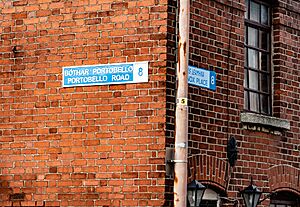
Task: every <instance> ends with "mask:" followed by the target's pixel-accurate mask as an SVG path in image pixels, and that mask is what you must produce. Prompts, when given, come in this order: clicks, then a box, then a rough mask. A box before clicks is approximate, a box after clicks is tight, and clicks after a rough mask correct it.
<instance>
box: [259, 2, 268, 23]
mask: <svg viewBox="0 0 300 207" xmlns="http://www.w3.org/2000/svg"><path fill="white" fill-rule="evenodd" d="M268 10H269V9H268V7H267V6H265V5H261V23H262V24H266V25H268V24H269V11H268Z"/></svg>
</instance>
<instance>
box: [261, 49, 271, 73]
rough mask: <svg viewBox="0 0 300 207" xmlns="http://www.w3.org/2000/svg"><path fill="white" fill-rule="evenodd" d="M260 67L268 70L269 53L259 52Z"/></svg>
mask: <svg viewBox="0 0 300 207" xmlns="http://www.w3.org/2000/svg"><path fill="white" fill-rule="evenodd" d="M260 69H261V70H262V71H266V72H267V71H269V55H268V54H267V53H263V52H261V53H260Z"/></svg>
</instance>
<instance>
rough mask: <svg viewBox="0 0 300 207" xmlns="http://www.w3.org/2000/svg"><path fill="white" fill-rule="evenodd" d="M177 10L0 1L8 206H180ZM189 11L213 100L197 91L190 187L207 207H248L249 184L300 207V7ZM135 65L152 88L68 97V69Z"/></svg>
mask: <svg viewBox="0 0 300 207" xmlns="http://www.w3.org/2000/svg"><path fill="white" fill-rule="evenodd" d="M178 5H179V3H178V1H175V0H134V1H127V0H120V1H119V0H86V1H80V0H75V1H68V0H30V1H28V0H13V1H8V0H4V1H1V2H0V13H1V15H0V77H1V78H0V94H1V98H0V106H1V112H0V120H1V122H0V135H1V138H0V146H1V148H0V160H1V161H0V204H1V206H11V205H14V206H172V205H173V182H174V181H173V176H172V166H171V165H170V164H169V163H168V162H167V155H168V154H169V153H168V152H170V151H172V149H173V148H174V137H175V108H176V65H177V53H178V52H177V42H178V38H179V37H178V35H177V34H178V11H179V8H178V7H179V6H178ZM190 10H191V12H190V41H189V65H191V66H194V67H197V68H203V69H206V70H208V71H214V72H215V73H216V90H209V89H206V88H202V87H198V86H193V85H190V86H189V95H188V106H189V121H188V122H189V123H188V126H189V127H188V131H189V142H188V165H189V166H188V181H192V180H198V181H199V182H201V183H202V184H204V185H205V186H206V187H207V190H206V193H205V195H204V198H203V201H202V203H201V204H202V205H203V206H226V205H228V206H243V205H244V201H243V199H242V196H241V194H240V191H241V190H243V189H244V188H246V187H247V186H248V185H249V184H250V180H251V179H253V183H254V184H255V185H256V186H258V188H259V189H260V190H261V191H262V192H263V194H262V197H261V203H260V205H262V206H272V207H277V206H279V205H284V206H299V199H300V141H299V138H300V130H299V125H300V119H299V115H300V105H299V97H300V92H299V91H300V79H299V77H300V74H299V70H300V62H299V59H300V2H299V1H297V0H276V1H267V0H238V1H233V0H192V1H191V9H190ZM139 62H146V63H147V64H148V80H147V81H146V82H143V83H127V84H120V83H119V84H100V85H92V86H82V85H80V86H74V87H64V85H63V79H64V78H65V77H64V74H63V68H65V67H73V66H78V67H79V66H93V65H99V64H103V65H106V64H117V63H139ZM231 138H232V139H231ZM233 138H234V139H233ZM230 140H235V142H236V146H235V145H234V144H235V142H234V141H233V145H234V147H236V148H237V154H234V155H233V158H235V157H236V158H237V159H236V160H235V159H233V161H232V163H233V164H230V163H229V162H228V160H229V159H228V157H230V156H229V153H228V149H229V147H228V144H229V141H230ZM235 155H236V156H235ZM170 169H171V170H170ZM281 207H282V206H281Z"/></svg>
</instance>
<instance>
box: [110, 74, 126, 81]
mask: <svg viewBox="0 0 300 207" xmlns="http://www.w3.org/2000/svg"><path fill="white" fill-rule="evenodd" d="M129 79H130V76H129V74H125V75H112V81H124V80H126V81H127V80H129Z"/></svg>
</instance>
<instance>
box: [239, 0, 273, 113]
mask: <svg viewBox="0 0 300 207" xmlns="http://www.w3.org/2000/svg"><path fill="white" fill-rule="evenodd" d="M251 2H254V3H253V4H258V5H259V17H258V22H257V21H255V20H251V19H250V15H251V11H250V10H251V8H250V4H251ZM246 3H248V5H246V10H247V11H246V15H247V16H246V15H245V65H244V74H245V81H244V98H245V104H244V110H245V111H247V112H252V113H258V114H264V115H271V114H272V87H271V86H272V72H271V55H272V54H271V22H272V19H271V6H270V5H269V4H267V3H265V2H261V1H259V0H248V1H246ZM262 8H267V12H268V13H267V23H266V24H264V23H263V22H262V10H263V9H262ZM264 20H265V19H264ZM250 29H251V30H252V31H255V32H256V34H255V37H253V39H250V38H248V36H249V34H250V33H249V30H250ZM263 35H266V36H263ZM263 37H264V38H267V43H265V42H263V41H262V39H263ZM250 40H251V42H253V41H254V42H255V44H256V45H251V42H250ZM265 47H266V48H265ZM250 52H251V53H253V55H254V59H252V61H253V60H255V63H254V62H251V63H254V67H251V65H250V63H249V62H250V61H249V60H250V58H249V57H250V54H249V55H248V53H250ZM264 58H266V59H265V60H264V62H263V59H264ZM262 68H264V69H265V70H262ZM250 73H251V75H252V76H251V75H250ZM254 76H256V77H255V78H254V79H255V81H254V82H255V83H254V84H252V83H250V79H251V77H254ZM263 80H266V81H267V82H268V83H267V84H263ZM250 84H251V85H252V87H251V86H250ZM253 86H254V87H253ZM251 95H253V97H251ZM254 98H255V100H252V102H251V99H254ZM263 98H265V100H263ZM253 103H254V105H255V107H254V105H252V104H253Z"/></svg>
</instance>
